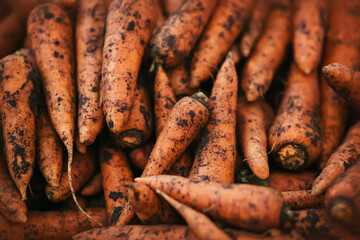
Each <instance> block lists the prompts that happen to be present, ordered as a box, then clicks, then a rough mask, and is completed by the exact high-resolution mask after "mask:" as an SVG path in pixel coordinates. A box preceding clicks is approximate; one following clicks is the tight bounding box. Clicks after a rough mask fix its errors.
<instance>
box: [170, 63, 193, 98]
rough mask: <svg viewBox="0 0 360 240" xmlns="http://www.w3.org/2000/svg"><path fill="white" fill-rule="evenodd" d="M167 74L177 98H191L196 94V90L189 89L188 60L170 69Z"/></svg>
mask: <svg viewBox="0 0 360 240" xmlns="http://www.w3.org/2000/svg"><path fill="white" fill-rule="evenodd" d="M166 73H167V75H168V78H169V79H170V85H171V87H172V89H173V90H174V92H175V95H176V96H179V97H181V96H184V95H185V96H189V95H192V94H194V93H195V92H196V90H195V89H192V88H190V87H189V82H190V69H189V66H188V64H187V61H186V60H185V61H183V62H181V63H179V64H178V65H177V66H175V67H173V68H170V69H168V70H167V71H166Z"/></svg>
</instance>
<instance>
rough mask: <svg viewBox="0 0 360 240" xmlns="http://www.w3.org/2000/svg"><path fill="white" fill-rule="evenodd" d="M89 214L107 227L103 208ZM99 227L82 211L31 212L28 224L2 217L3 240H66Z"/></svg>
mask: <svg viewBox="0 0 360 240" xmlns="http://www.w3.org/2000/svg"><path fill="white" fill-rule="evenodd" d="M87 212H88V213H89V214H91V215H92V216H94V218H95V219H97V220H98V221H100V222H101V223H102V224H104V225H107V221H106V213H105V209H103V208H89V209H87ZM95 227H97V225H96V224H94V223H93V222H91V221H89V219H88V218H86V217H85V216H84V215H83V214H82V213H81V212H80V211H74V210H60V211H30V212H29V213H28V220H27V221H26V223H23V224H18V223H11V222H9V221H7V220H6V219H5V218H4V217H3V216H0V232H1V239H17V240H25V239H44V240H45V239H53V240H64V239H71V237H72V236H73V235H75V234H77V233H79V232H83V231H86V230H90V229H92V228H95Z"/></svg>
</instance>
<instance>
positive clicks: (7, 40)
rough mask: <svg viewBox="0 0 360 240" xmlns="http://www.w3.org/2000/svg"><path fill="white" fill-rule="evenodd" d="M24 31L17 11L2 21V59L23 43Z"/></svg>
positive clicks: (0, 39) (0, 47)
mask: <svg viewBox="0 0 360 240" xmlns="http://www.w3.org/2000/svg"><path fill="white" fill-rule="evenodd" d="M1 8H3V5H2V6H1ZM23 30H24V24H23V22H22V20H21V18H20V16H19V13H18V12H17V11H15V10H13V11H11V12H10V13H9V14H7V15H6V16H5V17H4V19H2V20H0V58H2V57H4V56H6V55H8V54H10V53H12V52H13V51H15V50H16V48H17V47H18V46H19V44H20V42H21V39H22V36H23Z"/></svg>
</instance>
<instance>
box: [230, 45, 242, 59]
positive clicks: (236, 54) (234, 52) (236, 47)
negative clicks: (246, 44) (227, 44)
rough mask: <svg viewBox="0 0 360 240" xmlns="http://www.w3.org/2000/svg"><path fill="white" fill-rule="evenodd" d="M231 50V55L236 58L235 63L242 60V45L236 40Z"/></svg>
mask: <svg viewBox="0 0 360 240" xmlns="http://www.w3.org/2000/svg"><path fill="white" fill-rule="evenodd" d="M229 52H231V55H232V56H233V58H234V63H235V64H237V63H239V62H240V60H241V52H240V47H239V44H237V43H236V42H235V43H234V44H233V45H232V47H231V48H230V50H229Z"/></svg>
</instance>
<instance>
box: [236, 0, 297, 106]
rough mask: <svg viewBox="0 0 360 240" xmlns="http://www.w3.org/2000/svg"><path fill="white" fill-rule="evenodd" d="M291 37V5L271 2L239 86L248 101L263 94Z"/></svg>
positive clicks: (280, 0)
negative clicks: (266, 17) (265, 23)
mask: <svg viewBox="0 0 360 240" xmlns="http://www.w3.org/2000/svg"><path fill="white" fill-rule="evenodd" d="M290 37H291V6H290V1H288V0H279V1H277V2H276V3H274V4H272V6H271V10H270V13H269V19H268V21H267V26H266V29H265V32H264V34H263V35H262V37H261V38H260V40H259V42H258V43H257V45H256V47H255V49H254V52H253V53H252V55H251V57H250V58H249V60H248V61H247V63H246V65H245V68H244V71H243V79H242V89H243V91H244V93H245V95H246V99H247V100H248V101H250V102H252V101H255V100H256V99H258V98H259V97H261V96H263V95H264V94H265V93H266V92H267V90H268V89H269V86H270V84H271V81H272V79H273V77H274V73H275V71H276V69H277V68H278V67H279V66H280V64H281V61H282V60H283V58H284V56H285V50H286V46H287V45H288V44H289V43H290Z"/></svg>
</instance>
